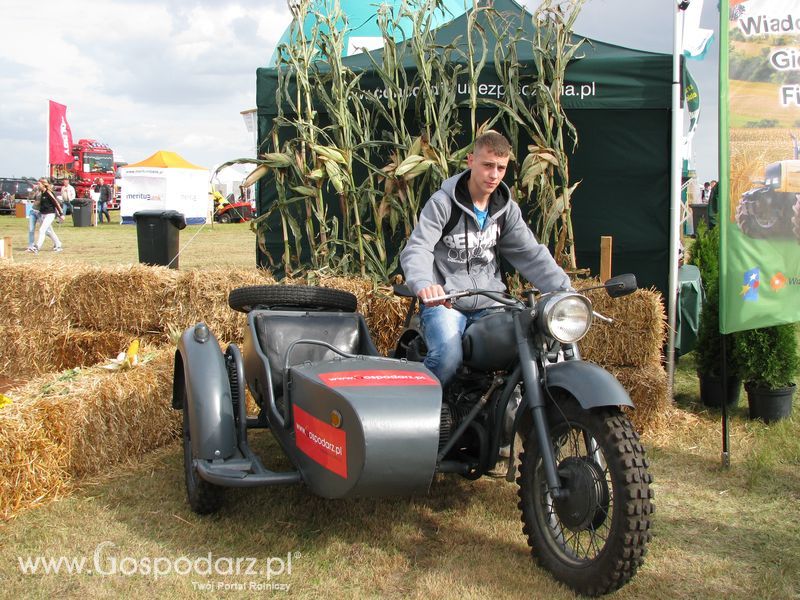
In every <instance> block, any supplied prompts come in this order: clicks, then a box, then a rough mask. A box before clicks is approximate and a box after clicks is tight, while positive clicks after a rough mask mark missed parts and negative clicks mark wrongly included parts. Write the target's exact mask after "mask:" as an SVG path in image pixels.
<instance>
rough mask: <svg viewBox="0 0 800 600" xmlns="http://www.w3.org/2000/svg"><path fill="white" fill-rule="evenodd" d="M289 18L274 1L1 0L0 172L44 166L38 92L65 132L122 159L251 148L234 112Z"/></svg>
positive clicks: (199, 159)
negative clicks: (63, 112) (58, 108)
mask: <svg viewBox="0 0 800 600" xmlns="http://www.w3.org/2000/svg"><path fill="white" fill-rule="evenodd" d="M76 15H80V17H76ZM290 18H291V17H290V14H289V11H288V8H287V7H286V3H285V2H284V1H283V0H271V1H264V0H239V1H238V2H226V3H220V2H214V1H198V0H195V1H194V2H182V1H178V0H172V1H170V0H167V1H148V0H136V1H126V0H111V1H107V2H102V3H97V2H89V1H87V0H73V1H72V2H69V3H67V2H61V1H58V0H44V1H41V2H30V1H26V2H22V1H20V0H11V1H10V2H8V1H7V2H4V6H3V44H2V45H0V89H2V90H4V93H3V94H2V96H1V97H0V165H2V171H3V172H2V173H0V174H2V175H4V176H11V175H22V174H28V175H39V174H41V173H42V172H43V171H44V155H45V151H44V144H45V126H46V111H47V101H48V100H49V99H52V100H56V101H57V102H60V103H62V104H65V105H67V108H68V113H67V118H68V120H69V122H70V126H71V128H72V132H73V136H74V138H75V139H76V140H77V139H79V138H84V137H85V138H94V139H99V140H102V141H104V142H106V143H108V144H109V145H111V146H112V147H113V148H114V149H115V150H116V152H117V153H118V154H120V155H121V156H124V158H125V159H126V160H128V161H134V160H140V159H143V158H145V157H146V156H149V155H150V154H152V153H153V152H155V151H156V150H159V149H167V150H173V151H176V152H179V153H181V154H184V155H185V158H187V160H190V161H192V162H195V163H198V164H203V165H208V166H211V165H212V164H216V163H219V162H222V161H224V160H228V159H230V158H233V157H237V156H247V155H249V154H251V153H252V150H251V145H252V141H251V136H250V134H249V133H247V131H246V129H245V126H244V122H243V120H242V118H241V116H240V114H239V111H241V110H244V109H247V108H252V107H254V106H255V77H256V75H255V73H256V68H257V67H259V66H264V65H266V64H267V61H268V60H269V57H270V56H271V55H272V52H273V49H274V45H275V43H276V41H277V40H278V39H279V38H280V36H281V35H282V33H283V31H284V29H285V28H286V26H287V25H288V23H289V20H290Z"/></svg>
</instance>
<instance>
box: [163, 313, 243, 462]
mask: <svg viewBox="0 0 800 600" xmlns="http://www.w3.org/2000/svg"><path fill="white" fill-rule="evenodd" d="M184 391H185V395H184V393H183V392H184ZM172 405H173V407H174V408H183V410H188V411H189V434H190V437H191V440H192V453H193V455H194V457H195V458H200V459H205V460H214V459H217V458H222V459H225V458H230V457H231V456H233V455H234V454H235V453H236V446H237V443H236V430H235V423H234V419H233V401H232V399H231V387H230V381H229V379H228V370H227V369H226V368H225V358H224V355H223V353H222V350H221V348H220V346H219V342H218V341H217V338H216V337H215V336H214V334H213V333H211V332H210V331H209V330H208V327H207V326H206V325H205V324H204V323H198V324H197V325H195V326H194V327H189V328H188V329H187V330H186V331H184V332H183V335H181V339H180V341H179V342H178V349H177V350H176V352H175V375H174V381H173V386H172Z"/></svg>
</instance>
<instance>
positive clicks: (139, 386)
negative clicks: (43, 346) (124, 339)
mask: <svg viewBox="0 0 800 600" xmlns="http://www.w3.org/2000/svg"><path fill="white" fill-rule="evenodd" d="M140 357H143V359H144V360H147V358H148V357H149V358H150V360H149V362H146V363H145V364H142V365H140V366H138V367H136V368H133V369H129V370H126V371H109V370H107V369H103V368H102V367H94V368H91V369H87V370H86V371H83V372H81V373H78V374H76V375H75V376H66V377H63V376H62V377H59V376H58V375H57V374H56V375H51V376H50V378H49V380H48V378H43V379H37V380H34V381H31V382H29V383H28V384H26V385H24V386H22V387H21V388H18V390H17V393H18V394H19V395H20V397H21V400H22V404H23V406H25V407H26V409H27V410H30V411H31V412H33V413H34V414H35V415H36V416H37V419H38V421H39V422H41V423H42V426H43V428H44V430H45V432H46V433H47V435H48V436H49V437H50V438H51V439H52V440H53V441H54V442H55V443H56V444H57V445H59V446H61V447H62V448H65V449H66V450H67V462H66V464H65V465H64V467H65V469H66V470H67V472H68V473H69V475H70V476H72V477H80V476H83V475H88V474H92V473H96V472H97V471H99V470H100V469H102V468H105V467H106V466H108V465H111V464H116V463H119V462H121V461H124V460H128V459H130V458H135V457H136V456H138V455H141V454H142V453H144V452H147V451H150V450H152V449H154V448H157V447H159V446H162V445H163V444H165V443H166V442H168V441H169V440H171V439H174V438H175V437H176V436H177V433H178V431H179V423H180V419H179V415H178V414H177V413H176V411H173V410H172V408H171V400H172V370H173V357H174V351H173V350H172V349H171V348H160V349H155V350H154V349H152V348H149V347H147V346H145V347H143V348H142V351H141V352H140Z"/></svg>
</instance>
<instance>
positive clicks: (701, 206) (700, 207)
mask: <svg viewBox="0 0 800 600" xmlns="http://www.w3.org/2000/svg"><path fill="white" fill-rule="evenodd" d="M689 208H691V209H692V218H693V222H694V232H695V233H697V226H698V225H700V223H701V222H703V223H705V224H706V227H708V204H705V203H698V204H690V205H689Z"/></svg>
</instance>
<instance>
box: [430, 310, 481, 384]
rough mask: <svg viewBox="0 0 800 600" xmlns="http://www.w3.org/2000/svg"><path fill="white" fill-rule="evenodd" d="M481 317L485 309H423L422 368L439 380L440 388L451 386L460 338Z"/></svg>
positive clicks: (457, 365) (459, 350)
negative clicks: (423, 346)
mask: <svg viewBox="0 0 800 600" xmlns="http://www.w3.org/2000/svg"><path fill="white" fill-rule="evenodd" d="M484 314H486V309H483V310H476V311H471V312H461V311H460V310H456V309H455V308H447V307H446V306H432V307H430V308H428V307H426V306H423V307H422V313H421V315H420V316H421V319H422V331H423V333H424V335H425V345H426V346H427V347H428V354H427V356H426V357H425V360H424V361H423V364H424V365H425V366H426V367H428V369H430V370H431V371H432V372H433V374H434V375H436V377H438V378H439V381H440V382H441V384H442V387H444V386H445V385H447V384H448V383H450V380H451V379H452V378H453V375H455V373H456V370H457V369H458V367H459V366H460V365H461V360H462V358H463V352H462V350H461V336H462V335H464V331H465V330H466V328H467V327H468V326H469V325H471V324H472V323H473V322H475V321H476V320H478V319H480V318H481V317H482V316H483V315H484Z"/></svg>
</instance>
